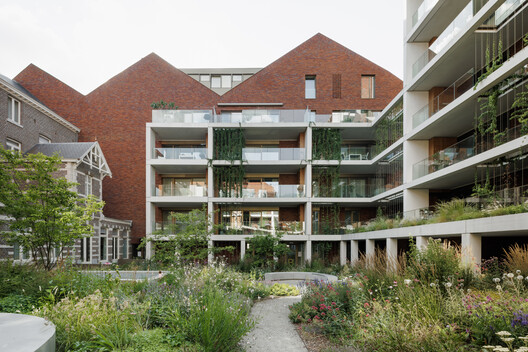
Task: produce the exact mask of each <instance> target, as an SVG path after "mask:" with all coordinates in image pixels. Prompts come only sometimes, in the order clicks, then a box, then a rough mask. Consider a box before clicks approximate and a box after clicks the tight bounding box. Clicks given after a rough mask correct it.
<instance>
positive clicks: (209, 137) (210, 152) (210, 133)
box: [207, 127, 214, 160]
mask: <svg viewBox="0 0 528 352" xmlns="http://www.w3.org/2000/svg"><path fill="white" fill-rule="evenodd" d="M213 143H214V141H213V127H207V159H209V160H211V159H212V158H213V155H214V154H213V145H214V144H213Z"/></svg>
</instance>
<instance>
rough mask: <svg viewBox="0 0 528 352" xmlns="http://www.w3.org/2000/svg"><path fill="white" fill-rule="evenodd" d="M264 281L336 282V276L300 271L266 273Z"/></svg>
mask: <svg viewBox="0 0 528 352" xmlns="http://www.w3.org/2000/svg"><path fill="white" fill-rule="evenodd" d="M264 280H266V281H282V280H303V281H316V280H317V281H327V282H334V281H337V276H334V275H329V274H321V273H309V272H308V273H305V272H300V271H291V272H290V271H287V272H280V273H266V274H264Z"/></svg>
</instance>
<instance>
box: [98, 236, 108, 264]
mask: <svg viewBox="0 0 528 352" xmlns="http://www.w3.org/2000/svg"><path fill="white" fill-rule="evenodd" d="M100 234H101V235H100V237H99V246H100V247H99V259H100V260H106V258H107V255H106V253H107V249H108V248H107V246H106V237H105V236H106V230H105V229H101V232H100Z"/></svg>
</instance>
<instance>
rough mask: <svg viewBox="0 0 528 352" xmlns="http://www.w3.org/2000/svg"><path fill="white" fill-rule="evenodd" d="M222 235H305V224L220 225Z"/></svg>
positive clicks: (258, 222) (297, 222) (270, 222)
mask: <svg viewBox="0 0 528 352" xmlns="http://www.w3.org/2000/svg"><path fill="white" fill-rule="evenodd" d="M218 233H219V234H220V235H259V234H272V235H277V234H283V235H304V234H305V231H304V222H301V221H271V220H268V221H243V222H238V223H237V222H236V221H234V222H226V223H222V224H220V229H219V231H218Z"/></svg>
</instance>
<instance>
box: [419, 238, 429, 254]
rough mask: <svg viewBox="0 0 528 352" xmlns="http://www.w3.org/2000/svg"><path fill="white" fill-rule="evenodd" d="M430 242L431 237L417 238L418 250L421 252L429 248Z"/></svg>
mask: <svg viewBox="0 0 528 352" xmlns="http://www.w3.org/2000/svg"><path fill="white" fill-rule="evenodd" d="M430 240H431V237H425V236H416V248H418V250H420V251H423V250H424V249H426V248H427V245H428V244H429V241H430Z"/></svg>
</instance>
